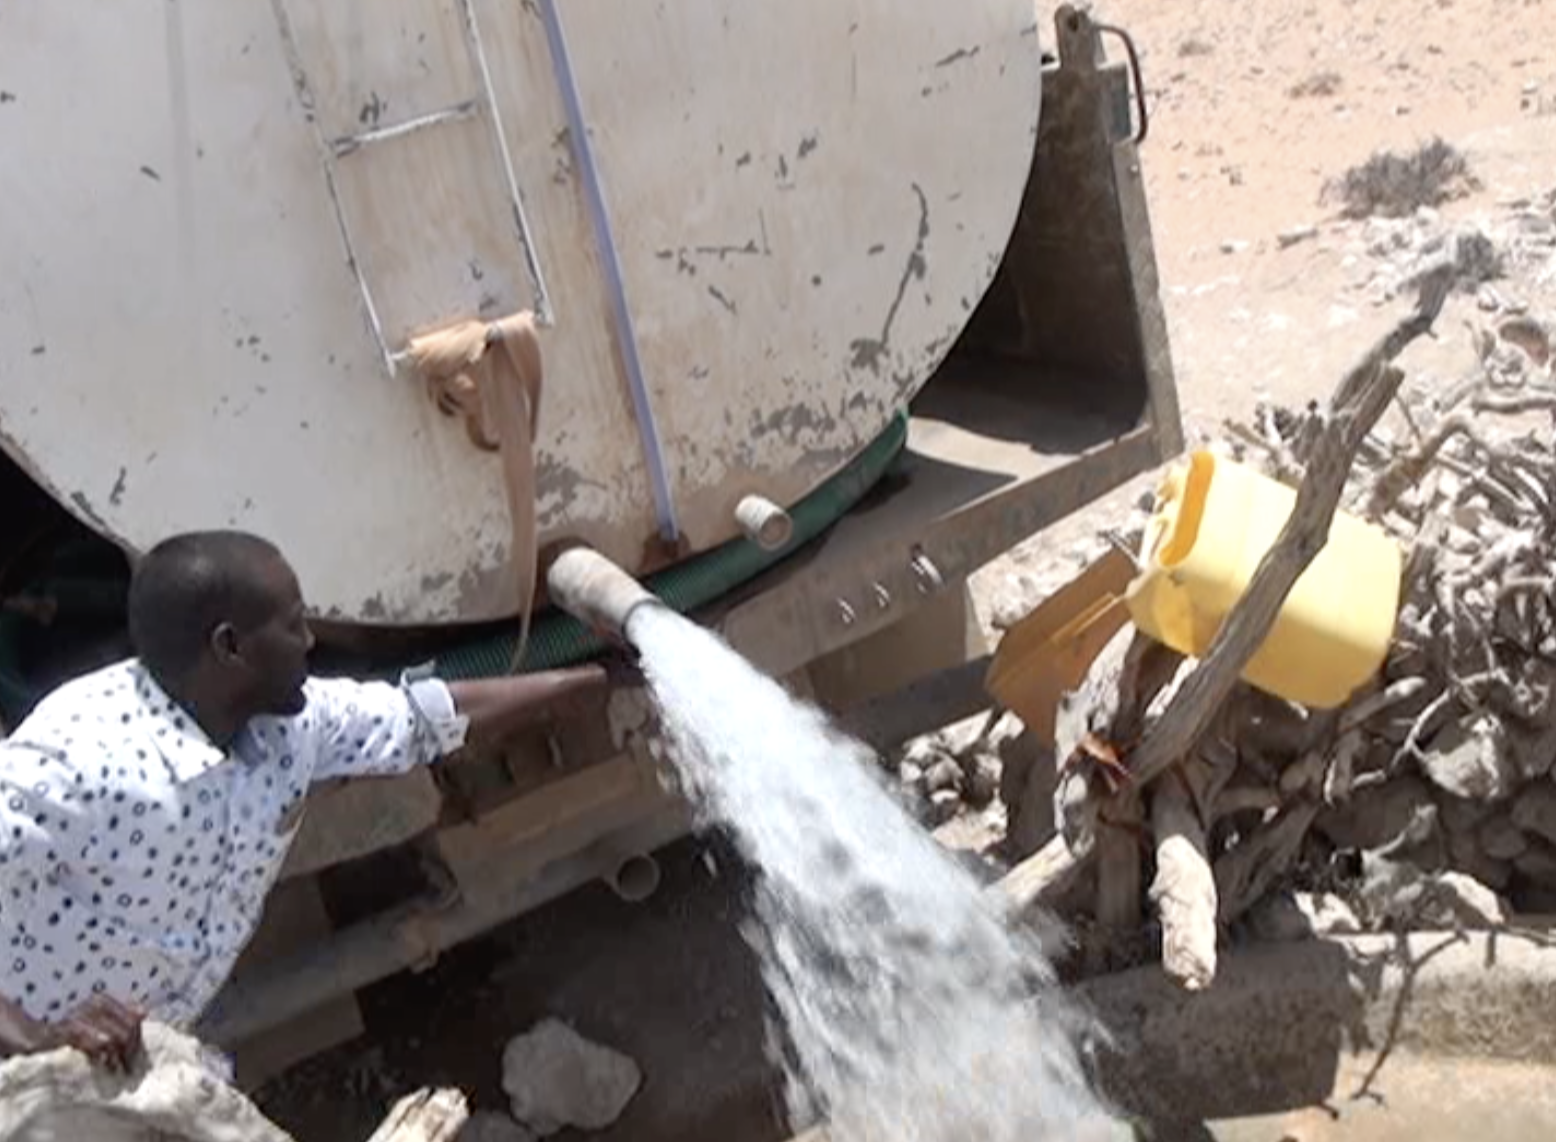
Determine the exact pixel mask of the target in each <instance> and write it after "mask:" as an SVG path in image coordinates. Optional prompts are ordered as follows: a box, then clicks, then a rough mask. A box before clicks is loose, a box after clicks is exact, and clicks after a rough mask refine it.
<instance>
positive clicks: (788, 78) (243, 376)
mask: <svg viewBox="0 0 1556 1142" xmlns="http://www.w3.org/2000/svg"><path fill="white" fill-rule="evenodd" d="M1039 70H1040V56H1039V45H1038V35H1037V26H1036V21H1035V12H1034V9H1033V5H1032V4H1031V3H1030V0H960V2H957V3H947V2H945V0H789V2H788V3H782V4H780V3H773V2H771V0H679V2H677V3H663V2H650V0H633V2H631V3H625V2H623V0H371V2H368V0H233V2H230V3H219V4H218V3H192V2H189V0H155V2H153V0H112V2H109V0H91V2H84V3H75V4H45V3H15V4H6V5H3V6H0V156H3V159H0V201H3V202H4V203H5V208H4V210H3V211H0V266H3V267H4V270H3V273H0V445H3V447H4V449H5V450H6V452H8V453H9V454H10V456H11V457H12V458H13V459H14V460H16V461H17V462H18V463H19V464H21V465H22V466H23V468H25V469H26V470H27V471H28V472H29V473H30V474H31V475H32V476H33V477H34V478H35V479H36V480H38V481H39V482H40V483H41V484H43V485H44V486H45V487H46V488H48V489H49V490H50V491H51V492H52V493H53V494H54V495H55V497H56V498H58V499H59V501H60V502H61V503H62V504H64V505H65V506H66V507H67V508H69V509H70V510H71V511H73V512H75V513H76V514H78V515H79V516H80V517H81V518H83V519H84V520H86V521H88V522H89V523H90V524H91V525H92V526H94V527H95V528H97V529H98V530H99V531H100V532H102V533H103V534H105V535H107V536H110V537H112V538H113V539H115V540H117V541H119V542H121V543H123V544H125V545H126V546H127V547H129V548H131V549H142V548H144V547H145V546H147V545H149V544H150V543H152V542H154V541H156V540H157V539H158V538H160V537H161V536H163V535H165V534H167V533H168V532H171V531H174V530H181V529H185V528H194V527H206V526H228V525H230V526H241V527H244V528H248V529H252V530H256V531H259V532H261V533H264V534H266V535H268V536H270V537H271V538H273V539H275V540H276V541H277V542H278V543H280V544H281V546H282V547H283V548H284V549H285V550H286V552H287V553H288V555H289V556H290V557H291V558H292V560H293V562H294V563H295V564H296V565H297V567H298V570H299V572H300V574H301V576H302V579H303V581H304V584H305V588H306V590H307V592H308V595H309V597H310V601H311V602H312V603H313V604H314V606H315V607H316V609H317V611H318V612H319V613H320V614H321V615H323V616H326V617H331V618H335V619H340V620H344V621H348V622H361V623H370V624H391V625H398V624H423V623H445V622H454V621H471V620H483V619H491V618H497V617H502V616H506V615H510V614H512V613H514V611H515V610H516V609H517V608H518V606H519V602H518V599H517V597H516V595H515V593H514V590H513V587H512V585H511V584H512V579H511V575H510V573H509V563H508V560H509V550H508V549H509V545H510V541H509V537H510V529H509V524H508V515H507V507H506V503H505V499H504V490H503V482H502V468H501V464H500V461H499V460H498V458H497V457H496V456H494V455H493V454H491V453H489V452H481V451H478V450H477V449H475V448H474V447H473V446H472V445H471V444H470V441H469V439H468V437H467V435H466V433H465V430H464V428H463V426H462V424H461V423H460V422H459V421H457V420H455V419H451V418H449V417H445V416H443V415H442V414H440V413H439V412H438V411H437V409H436V408H435V407H434V405H433V404H432V402H431V401H430V400H429V398H428V396H427V392H426V389H425V387H424V385H423V384H422V383H421V381H420V380H419V379H418V378H417V377H416V376H415V374H414V372H413V370H411V369H410V368H408V367H406V366H405V364H404V363H403V362H399V361H397V357H398V354H400V353H401V352H403V350H404V348H405V346H406V342H407V339H408V338H409V337H410V336H411V335H412V334H413V333H416V332H421V331H425V330H427V329H430V328H434V327H437V326H439V325H442V324H444V323H447V322H449V321H451V320H456V319H460V318H471V317H487V318H496V317H501V316H504V315H507V314H510V313H513V312H516V311H519V310H524V309H535V310H537V311H538V312H540V313H541V314H542V316H543V318H544V319H545V321H546V324H545V326H544V328H543V329H542V345H543V352H544V356H545V363H546V382H545V393H544V399H543V402H542V407H541V416H540V430H539V440H538V467H537V496H538V505H539V524H540V534H541V539H542V541H543V542H544V541H549V540H553V539H559V538H564V537H568V538H577V539H581V540H583V541H585V542H587V543H589V544H591V545H592V546H594V547H596V548H597V549H598V550H600V551H601V552H603V553H604V554H606V555H607V556H609V557H610V558H612V559H614V560H615V561H617V562H618V563H620V564H621V565H622V566H624V567H626V568H627V569H629V570H632V571H635V572H639V573H642V572H646V571H649V570H652V569H653V568H654V566H656V565H657V564H659V563H662V562H663V561H664V560H665V559H666V558H667V556H665V555H664V554H662V552H663V550H664V549H665V546H666V545H665V543H664V542H663V541H664V540H665V539H666V537H668V536H672V535H673V536H675V537H676V541H677V544H678V550H679V552H680V553H681V554H683V555H684V554H685V553H686V552H689V551H698V550H703V549H706V548H708V547H711V546H713V545H716V544H718V543H721V542H723V541H725V540H728V539H730V538H733V537H735V536H736V535H737V534H738V529H737V525H736V522H735V507H736V505H737V504H738V503H739V502H740V501H741V500H742V499H743V498H744V497H746V496H747V495H750V494H758V495H762V496H765V497H767V498H768V499H770V500H773V501H776V502H777V503H779V504H782V505H785V506H788V505H792V504H793V503H794V502H795V501H797V500H798V499H800V498H801V497H803V496H804V495H805V494H806V493H807V492H809V491H811V490H812V489H814V488H815V487H816V486H817V485H818V484H819V483H820V482H821V481H822V480H824V479H825V478H826V477H827V476H828V475H830V474H832V473H833V472H835V471H837V470H838V469H839V468H841V467H842V466H843V465H845V464H846V463H847V462H848V461H849V460H850V459H851V458H852V457H853V456H855V455H856V454H857V453H858V452H859V450H860V449H861V448H863V447H864V446H865V445H866V444H867V443H868V442H869V441H870V440H871V439H872V438H874V437H875V436H876V435H877V433H879V432H880V431H881V429H882V428H883V426H884V425H885V424H886V423H887V421H888V419H889V418H890V416H891V415H892V414H893V412H894V411H895V410H897V409H898V408H900V407H902V405H903V404H904V403H905V402H906V401H907V399H908V398H909V397H911V396H912V395H913V393H915V392H916V391H917V389H918V388H919V386H921V385H922V384H923V383H924V381H925V380H926V379H927V378H928V376H929V375H930V374H931V372H932V371H933V370H934V368H935V366H936V365H937V364H938V363H939V361H940V360H941V359H942V358H943V356H944V354H945V353H946V351H947V350H948V349H949V347H950V345H951V343H952V341H953V340H954V339H955V337H956V336H957V334H958V333H959V331H960V330H961V328H962V327H963V325H964V324H965V322H966V321H967V319H968V317H969V315H970V313H971V311H972V309H973V307H974V305H975V304H976V303H977V301H978V299H979V297H980V296H981V295H982V293H983V291H984V290H985V288H986V287H987V285H988V283H989V282H990V280H991V278H992V276H993V274H994V271H995V268H996V266H997V265H998V263H999V260H1000V258H1001V255H1002V254H1003V251H1004V249H1005V245H1006V241H1007V238H1008V237H1009V234H1010V230H1011V227H1012V224H1013V222H1014V219H1015V214H1016V210H1017V206H1018V203H1019V202H1020V199H1021V195H1022V191H1023V188H1024V186H1025V183H1026V179H1027V177H1028V174H1029V171H1030V164H1031V159H1032V152H1033V145H1034V138H1035V134H1036V128H1037V121H1038V112H1039V92H1040V74H1039Z"/></svg>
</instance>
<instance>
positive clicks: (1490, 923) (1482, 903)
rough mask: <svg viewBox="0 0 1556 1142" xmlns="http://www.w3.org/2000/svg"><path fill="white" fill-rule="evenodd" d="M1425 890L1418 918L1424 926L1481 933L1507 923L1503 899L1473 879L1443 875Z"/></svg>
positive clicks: (1455, 875)
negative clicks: (1429, 925)
mask: <svg viewBox="0 0 1556 1142" xmlns="http://www.w3.org/2000/svg"><path fill="white" fill-rule="evenodd" d="M1425 889H1426V891H1425V893H1424V897H1425V899H1424V901H1423V907H1422V909H1421V912H1420V913H1419V915H1418V919H1419V922H1420V923H1421V924H1432V923H1436V924H1439V925H1441V926H1442V927H1445V928H1464V929H1466V930H1468V931H1478V930H1484V929H1489V928H1500V927H1502V926H1504V925H1505V924H1506V923H1507V906H1506V905H1505V904H1503V903H1502V898H1501V897H1500V896H1498V895H1497V894H1496V893H1495V892H1493V891H1492V890H1491V889H1489V888H1487V887H1486V886H1485V885H1484V884H1482V883H1481V882H1480V881H1478V880H1476V879H1475V878H1474V877H1472V876H1466V875H1465V874H1464V873H1462V872H1441V873H1438V874H1437V875H1436V876H1434V877H1432V878H1431V879H1430V880H1429V881H1427V883H1426V885H1425Z"/></svg>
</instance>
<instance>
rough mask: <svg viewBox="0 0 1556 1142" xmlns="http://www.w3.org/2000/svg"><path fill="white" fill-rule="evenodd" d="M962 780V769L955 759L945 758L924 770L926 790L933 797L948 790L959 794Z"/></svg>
mask: <svg viewBox="0 0 1556 1142" xmlns="http://www.w3.org/2000/svg"><path fill="white" fill-rule="evenodd" d="M962 780H963V777H962V767H961V766H960V765H958V764H956V759H955V758H951V757H943V758H941V759H940V760H939V761H937V762H935V763H934V764H933V765H931V766H930V767H929V768H928V769H926V770H924V788H925V789H926V790H928V792H929V795H930V796H931V797H933V796H934V795H935V794H936V793H940V792H943V791H945V790H947V789H949V790H951V791H952V792H953V793H958V794H959V793H960V792H961V788H962Z"/></svg>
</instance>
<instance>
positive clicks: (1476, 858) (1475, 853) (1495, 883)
mask: <svg viewBox="0 0 1556 1142" xmlns="http://www.w3.org/2000/svg"><path fill="white" fill-rule="evenodd" d="M1447 839H1448V865H1449V867H1451V868H1452V869H1454V870H1455V871H1457V872H1462V873H1465V874H1467V875H1469V876H1473V877H1474V878H1475V879H1476V880H1478V881H1480V882H1481V883H1482V884H1486V885H1489V886H1491V887H1492V888H1495V889H1497V890H1498V891H1501V890H1502V889H1504V888H1506V887H1507V886H1508V885H1509V884H1510V883H1512V880H1513V864H1512V862H1511V861H1507V860H1497V859H1496V858H1494V857H1492V856H1491V855H1490V854H1488V853H1487V852H1486V851H1485V850H1484V849H1482V848H1481V846H1480V837H1479V834H1478V833H1475V832H1468V833H1448V834H1447ZM1526 848H1527V842H1526Z"/></svg>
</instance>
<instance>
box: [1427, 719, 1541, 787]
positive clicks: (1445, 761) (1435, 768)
mask: <svg viewBox="0 0 1556 1142" xmlns="http://www.w3.org/2000/svg"><path fill="white" fill-rule="evenodd" d="M1500 736H1501V723H1500V722H1499V721H1498V720H1497V719H1496V718H1494V717H1491V716H1490V715H1479V716H1473V717H1469V718H1464V719H1461V720H1459V721H1456V722H1449V723H1448V724H1447V725H1446V726H1444V727H1443V728H1442V730H1441V731H1439V732H1438V734H1437V736H1435V737H1434V738H1432V740H1431V742H1430V743H1429V744H1428V745H1427V747H1426V749H1425V751H1424V753H1425V755H1426V756H1425V758H1424V759H1423V760H1422V762H1421V769H1422V770H1423V771H1424V772H1425V773H1426V775H1427V777H1428V778H1430V779H1431V781H1432V783H1433V784H1434V785H1436V786H1437V787H1438V788H1439V789H1442V790H1444V791H1445V792H1448V793H1451V794H1453V795H1454V796H1455V797H1460V798H1464V799H1466V800H1476V801H1501V800H1504V799H1506V798H1507V797H1509V796H1510V795H1511V794H1512V792H1513V790H1514V789H1515V788H1516V787H1517V786H1518V783H1519V779H1520V774H1519V773H1518V772H1517V768H1516V766H1515V765H1513V764H1512V761H1511V759H1510V758H1509V757H1507V751H1505V750H1504V749H1503V748H1502V743H1501V741H1499V740H1498V739H1499V738H1500Z"/></svg>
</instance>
